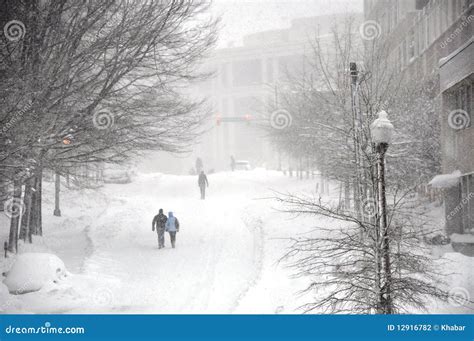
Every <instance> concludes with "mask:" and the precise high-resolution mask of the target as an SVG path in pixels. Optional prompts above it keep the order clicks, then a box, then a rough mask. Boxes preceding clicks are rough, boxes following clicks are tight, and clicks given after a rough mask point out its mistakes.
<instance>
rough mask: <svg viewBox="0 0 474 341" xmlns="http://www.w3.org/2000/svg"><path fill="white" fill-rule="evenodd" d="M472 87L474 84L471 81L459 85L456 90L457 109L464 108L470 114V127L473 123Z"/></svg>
mask: <svg viewBox="0 0 474 341" xmlns="http://www.w3.org/2000/svg"><path fill="white" fill-rule="evenodd" d="M472 89H473V86H472V83H470V84H467V85H463V86H461V87H459V89H458V90H456V92H455V103H456V109H461V110H464V111H465V112H467V114H468V115H469V118H470V124H469V126H468V127H470V126H471V124H472V97H473V93H472Z"/></svg>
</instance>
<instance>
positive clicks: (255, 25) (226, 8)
mask: <svg viewBox="0 0 474 341" xmlns="http://www.w3.org/2000/svg"><path fill="white" fill-rule="evenodd" d="M212 6H213V7H212V11H213V14H214V15H219V16H221V18H222V23H221V31H220V35H219V38H220V39H219V46H220V47H224V46H226V45H227V44H228V43H230V42H234V43H235V44H236V45H240V44H241V39H242V36H244V35H246V34H249V33H254V32H260V31H265V30H269V29H277V28H286V27H289V26H290V22H291V20H292V19H294V18H300V17H312V16H317V15H324V14H333V13H343V12H362V10H363V0H213V5H212Z"/></svg>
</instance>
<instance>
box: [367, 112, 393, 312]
mask: <svg viewBox="0 0 474 341" xmlns="http://www.w3.org/2000/svg"><path fill="white" fill-rule="evenodd" d="M393 130H394V128H393V125H392V123H391V122H390V120H389V119H388V115H387V113H386V112H385V111H384V110H382V111H381V112H380V113H379V114H378V118H377V119H376V120H375V121H374V122H373V123H372V124H371V125H370V131H371V135H372V141H373V142H374V144H375V149H376V151H377V180H378V184H377V185H378V186H377V188H378V203H379V212H380V217H379V227H380V233H381V234H382V250H383V251H382V253H383V263H384V272H385V283H384V285H383V286H382V294H383V295H384V296H383V301H382V302H381V303H382V307H383V311H384V313H385V314H392V313H393V304H392V290H391V282H392V273H391V265H390V239H389V235H388V221H387V198H386V193H385V153H386V152H387V149H388V145H389V144H390V142H391V141H392V135H393Z"/></svg>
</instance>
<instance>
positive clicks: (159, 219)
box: [151, 208, 168, 249]
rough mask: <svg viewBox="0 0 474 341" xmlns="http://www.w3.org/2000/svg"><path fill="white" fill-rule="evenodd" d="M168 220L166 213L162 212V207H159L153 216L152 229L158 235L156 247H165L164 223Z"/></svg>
mask: <svg viewBox="0 0 474 341" xmlns="http://www.w3.org/2000/svg"><path fill="white" fill-rule="evenodd" d="M167 221H168V218H167V217H166V215H164V214H163V209H162V208H160V211H159V213H158V214H157V215H156V216H155V217H154V218H153V223H152V228H151V229H152V231H155V228H156V233H157V235H158V249H162V248H164V247H165V225H166V222H167Z"/></svg>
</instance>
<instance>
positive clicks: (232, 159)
mask: <svg viewBox="0 0 474 341" xmlns="http://www.w3.org/2000/svg"><path fill="white" fill-rule="evenodd" d="M230 169H232V172H233V171H235V159H234V156H233V155H232V156H231V157H230Z"/></svg>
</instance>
